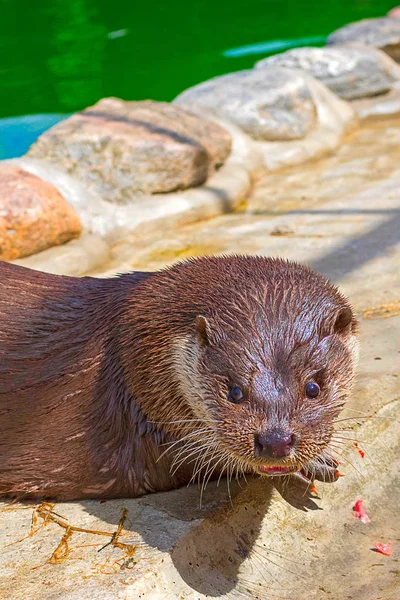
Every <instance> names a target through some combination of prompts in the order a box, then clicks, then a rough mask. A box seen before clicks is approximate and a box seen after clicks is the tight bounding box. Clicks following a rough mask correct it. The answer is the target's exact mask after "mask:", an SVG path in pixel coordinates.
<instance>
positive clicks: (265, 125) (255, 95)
mask: <svg viewBox="0 0 400 600" xmlns="http://www.w3.org/2000/svg"><path fill="white" fill-rule="evenodd" d="M174 104H176V105H178V106H183V107H186V108H188V109H189V110H190V109H192V110H204V111H207V112H210V113H211V114H213V115H216V116H219V117H221V118H223V119H227V120H228V121H231V122H233V123H235V124H236V125H238V126H239V127H240V128H241V129H242V130H243V131H245V132H246V133H247V134H249V135H250V136H251V137H252V138H253V139H255V140H260V141H275V140H279V141H287V140H296V139H302V138H304V137H305V136H306V135H307V134H308V133H309V132H310V131H311V130H312V129H313V128H314V126H315V124H316V120H317V114H316V108H315V104H314V101H313V97H312V94H311V92H310V89H309V86H308V82H307V80H306V78H305V77H304V76H303V75H302V73H299V72H294V71H289V70H288V69H282V68H278V67H271V68H269V69H257V70H249V71H239V72H238V73H230V74H229V75H223V76H222V77H215V78H214V79H210V80H209V81H206V82H204V83H200V84H199V85H196V86H194V87H192V88H189V89H188V90H186V91H184V92H183V93H182V94H180V95H179V96H178V97H177V98H175V100H174Z"/></svg>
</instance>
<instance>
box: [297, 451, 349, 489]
mask: <svg viewBox="0 0 400 600" xmlns="http://www.w3.org/2000/svg"><path fill="white" fill-rule="evenodd" d="M321 458H323V460H324V463H323V464H321V463H319V464H318V465H316V464H315V463H312V464H311V465H310V466H309V467H307V465H306V466H305V467H303V468H302V469H301V471H300V472H299V474H300V476H301V479H302V481H308V482H309V484H310V485H312V482H313V480H314V479H316V480H317V481H323V482H325V483H334V482H335V481H337V480H338V479H339V477H341V475H342V474H341V473H340V472H339V471H338V466H339V462H338V461H337V460H336V459H334V458H331V457H329V458H328V457H326V456H322V457H321Z"/></svg>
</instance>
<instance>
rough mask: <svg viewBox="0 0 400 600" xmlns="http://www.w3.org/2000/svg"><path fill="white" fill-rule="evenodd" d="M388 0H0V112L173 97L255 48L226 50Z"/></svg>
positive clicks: (249, 58)
mask: <svg viewBox="0 0 400 600" xmlns="http://www.w3.org/2000/svg"><path fill="white" fill-rule="evenodd" d="M394 4H395V2H394V0H391V1H390V0H389V1H385V0H379V1H376V0H375V1H374V0H358V1H357V0H336V1H328V2H321V1H316V0H307V1H306V2H299V1H297V0H296V1H295V0H289V1H287V2H284V1H283V0H246V1H240V0H236V1H235V0H230V1H229V2H228V1H227V0H203V1H200V0H167V1H164V2H160V1H159V2H148V1H147V2H146V1H142V2H137V1H135V0H111V1H110V0H107V1H105V0H19V1H18V0H0V9H1V17H0V28H1V33H0V44H1V48H0V117H5V116H14V115H22V114H34V113H44V112H51V113H54V112H61V113H65V112H72V111H75V110H79V109H82V108H83V107H85V106H87V105H89V104H92V103H94V102H96V100H98V99H99V98H101V97H103V96H110V95H113V96H120V97H122V98H125V99H135V100H139V99H144V98H153V99H155V100H171V99H172V98H173V97H174V96H175V95H176V94H178V93H179V92H180V91H182V90H184V89H185V88H187V87H188V86H190V85H193V84H195V83H197V82H199V81H202V80H205V79H208V78H209V77H212V76H213V75H218V74H220V73H226V72H228V71H234V70H239V69H243V68H247V67H251V66H252V65H253V64H254V62H255V60H257V59H259V58H261V56H262V55H265V52H264V53H261V54H260V55H254V54H250V55H245V56H236V57H229V56H224V52H226V51H227V50H230V49H234V48H238V47H242V46H246V45H249V44H257V43H260V42H267V41H270V40H276V39H298V38H302V37H310V36H312V37H313V36H317V37H318V36H324V35H326V34H329V33H330V32H331V31H332V30H334V29H336V28H338V27H340V26H342V25H344V24H345V23H348V22H350V21H354V20H358V19H361V18H364V17H371V16H379V15H384V14H385V13H386V12H387V11H388V10H389V9H390V8H391V7H392V6H393V5H394Z"/></svg>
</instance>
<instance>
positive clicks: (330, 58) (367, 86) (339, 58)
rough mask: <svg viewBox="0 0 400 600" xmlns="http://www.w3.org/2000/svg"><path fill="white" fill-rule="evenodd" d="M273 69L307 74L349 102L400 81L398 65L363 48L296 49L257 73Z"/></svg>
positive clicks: (261, 66)
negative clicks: (299, 71) (305, 72)
mask: <svg viewBox="0 0 400 600" xmlns="http://www.w3.org/2000/svg"><path fill="white" fill-rule="evenodd" d="M388 63H391V65H390V64H388ZM271 66H272V67H275V66H276V67H285V68H290V69H302V70H303V71H307V72H309V73H310V74H311V75H312V76H313V77H315V78H316V79H319V80H320V81H322V83H324V84H325V85H326V86H327V87H329V88H330V89H331V90H332V91H333V92H335V93H336V94H338V96H340V97H341V98H345V99H346V100H353V99H354V98H366V97H368V96H376V95H378V94H383V93H385V92H388V91H389V90H390V89H391V88H392V84H393V83H394V82H395V81H400V68H399V67H398V65H396V64H395V63H393V62H392V61H391V60H390V59H389V58H388V57H387V56H386V55H384V54H383V53H382V52H380V51H379V50H376V49H375V48H367V47H365V46H361V45H359V46H358V47H356V46H354V47H351V46H331V47H326V48H295V49H294V50H289V51H288V52H284V53H283V54H277V55H275V56H270V57H269V58H264V59H263V60H261V61H259V62H258V63H257V64H256V69H264V68H269V67H271ZM390 67H391V68H390ZM396 70H397V73H396V74H395V71H396Z"/></svg>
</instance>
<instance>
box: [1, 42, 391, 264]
mask: <svg viewBox="0 0 400 600" xmlns="http://www.w3.org/2000/svg"><path fill="white" fill-rule="evenodd" d="M357 46H358V47H360V44H357ZM386 61H387V65H388V68H389V67H390V64H392V63H393V69H394V68H396V69H397V70H398V69H399V68H398V66H397V65H396V63H394V61H393V60H392V59H391V58H389V57H388V56H386ZM389 63H390V64H389ZM296 72H297V73H301V75H302V77H304V78H305V79H307V83H308V85H309V88H310V91H311V95H312V97H313V100H314V103H315V107H316V110H317V116H318V126H317V127H316V128H315V129H314V130H313V131H311V132H310V134H309V135H307V136H306V137H305V138H304V139H301V140H293V141H287V142H280V141H271V142H260V141H255V140H253V139H252V138H251V137H250V136H249V135H247V134H246V133H245V132H243V131H242V130H241V129H240V128H239V127H238V126H236V125H234V124H233V123H231V122H228V121H226V120H224V119H221V118H218V117H216V116H215V115H213V114H211V113H209V112H206V111H203V110H201V109H196V110H193V109H191V110H192V112H195V113H197V114H198V116H200V117H203V118H206V119H208V120H212V121H214V122H216V123H217V124H219V125H220V126H222V127H223V128H225V129H226V130H227V131H228V132H229V133H230V134H231V136H232V150H231V154H230V155H229V157H228V158H227V160H226V162H225V164H224V165H223V166H222V167H221V168H220V169H219V170H218V171H217V172H216V173H214V174H213V175H212V176H211V177H210V178H209V179H208V180H207V182H206V183H205V184H204V185H202V186H199V187H196V188H188V189H186V190H184V191H179V192H174V193H166V194H153V195H145V196H137V197H135V198H133V199H132V202H131V203H130V204H129V205H120V204H113V203H111V202H108V201H106V200H104V199H103V198H101V197H100V196H99V195H98V194H97V193H96V192H93V191H90V190H88V189H87V188H86V186H85V185H84V184H83V183H81V182H79V181H78V180H77V179H75V178H73V177H71V176H70V175H68V174H67V173H66V172H64V171H62V170H61V169H59V168H58V167H55V166H53V165H52V164H50V163H48V162H47V161H44V160H40V159H35V158H29V157H27V156H26V157H22V158H18V159H10V160H7V161H5V162H9V163H11V164H15V165H17V166H19V167H21V168H23V169H25V170H26V171H28V172H30V173H32V174H34V175H36V176H38V177H39V178H41V179H43V180H45V181H47V182H49V183H50V184H52V185H53V186H54V187H55V188H56V189H57V190H58V191H59V192H60V193H61V194H62V195H63V196H64V197H65V199H66V200H67V201H68V202H69V203H70V204H71V205H72V206H73V208H74V209H75V210H76V212H77V213H78V215H79V217H80V219H81V222H82V224H83V228H84V231H85V233H84V235H83V236H82V237H81V238H80V239H79V240H74V241H72V242H68V243H67V244H64V246H56V247H53V248H50V249H48V250H46V251H44V252H41V253H38V254H35V255H33V256H30V257H27V258H24V259H20V260H18V261H14V262H17V263H18V264H23V265H26V266H30V267H32V268H38V269H43V270H46V271H51V272H54V273H61V272H62V273H64V274H70V275H82V274H84V273H85V272H87V271H88V270H93V269H96V267H98V266H100V265H101V264H103V263H104V262H106V261H107V258H108V257H110V255H111V245H112V244H114V243H115V242H117V241H118V240H121V239H123V238H124V237H126V236H128V235H129V236H132V237H133V239H135V238H138V239H139V238H143V237H144V236H149V237H151V236H154V235H156V234H158V233H159V232H160V229H161V228H162V229H171V228H176V227H180V226H182V225H186V224H189V223H194V222H196V221H199V220H202V219H206V218H210V217H215V216H217V215H220V214H223V213H228V212H231V211H233V210H235V209H237V207H238V206H239V205H240V204H241V203H242V202H243V201H244V200H245V199H246V197H247V196H248V194H249V192H250V190H251V185H252V179H253V178H254V177H256V176H259V175H260V174H261V173H262V172H265V171H275V170H277V169H280V168H282V167H287V166H294V165H300V164H302V163H304V162H306V161H309V160H311V159H315V158H319V157H321V156H323V155H324V154H327V153H329V152H331V151H332V150H335V149H336V148H337V147H338V146H339V145H340V143H341V140H342V137H343V135H344V134H345V133H346V132H347V131H349V130H351V129H352V128H354V127H355V126H356V125H357V123H358V121H359V119H361V120H362V119H367V118H376V117H379V116H388V115H391V114H399V113H400V82H399V83H396V84H394V85H393V88H392V90H391V91H390V92H388V93H386V94H382V95H380V96H376V97H372V98H363V99H360V100H352V101H345V100H342V99H340V98H339V97H338V96H337V95H336V94H335V93H333V92H332V91H330V90H329V89H328V88H327V87H326V86H325V85H324V84H322V83H321V82H320V81H318V80H316V79H314V78H313V77H312V76H311V75H309V74H308V73H307V72H306V71H301V70H297V71H296Z"/></svg>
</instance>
